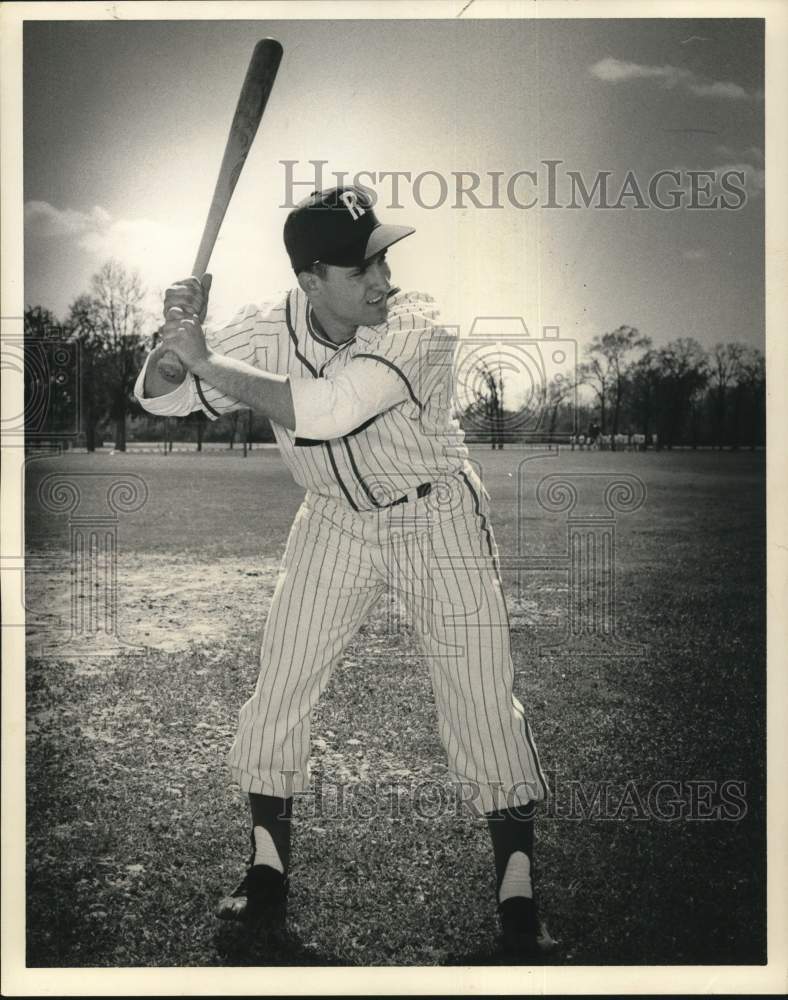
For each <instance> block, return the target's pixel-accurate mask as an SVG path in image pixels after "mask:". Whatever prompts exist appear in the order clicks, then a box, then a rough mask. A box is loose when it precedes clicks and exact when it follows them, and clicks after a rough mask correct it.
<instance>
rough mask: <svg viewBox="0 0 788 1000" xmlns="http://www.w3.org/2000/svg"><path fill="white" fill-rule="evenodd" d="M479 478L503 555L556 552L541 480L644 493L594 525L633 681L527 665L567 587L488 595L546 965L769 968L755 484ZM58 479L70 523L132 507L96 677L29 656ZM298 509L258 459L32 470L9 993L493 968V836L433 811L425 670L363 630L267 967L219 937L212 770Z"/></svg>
mask: <svg viewBox="0 0 788 1000" xmlns="http://www.w3.org/2000/svg"><path fill="white" fill-rule="evenodd" d="M526 458H527V463H526V465H525V466H524V469H525V472H526V475H525V486H526V489H525V493H524V494H523V497H522V503H521V505H520V508H519V513H518V506H517V503H516V483H517V479H518V466H519V464H520V463H521V462H522V461H523V460H524V459H526ZM474 459H475V460H476V461H477V462H478V463H479V464H480V466H481V468H482V471H483V475H484V478H485V482H486V484H487V487H488V489H489V491H490V493H491V496H492V500H493V512H494V524H495V529H496V534H497V540H498V544H499V548H500V550H501V553H502V555H511V554H514V553H516V552H518V551H523V550H522V545H524V546H525V551H526V552H534V553H545V552H549V553H558V552H560V551H562V546H564V545H565V541H564V539H565V531H566V520H565V518H566V515H565V514H561V513H557V514H556V513H548V512H546V511H544V510H543V509H542V508H540V507H539V506H538V505H537V504H536V503H535V502H534V499H533V489H534V487H535V484H536V482H537V480H538V479H540V478H541V477H542V476H544V475H547V474H548V473H555V472H562V473H567V474H570V473H571V474H578V473H589V472H603V473H610V474H611V475H616V474H619V473H628V474H631V475H635V476H637V477H639V479H640V480H641V481H642V482H643V484H644V486H645V489H646V500H645V503H644V504H643V506H642V507H641V508H640V509H639V510H637V511H635V512H633V513H631V514H621V515H618V520H617V525H616V530H617V535H616V541H617V549H616V613H617V624H618V631H619V633H620V636H621V637H622V638H624V639H626V640H629V641H630V642H635V643H639V644H640V645H641V647H642V653H643V654H644V655H640V656H632V655H624V656H610V655H598V656H595V657H588V656H579V655H574V654H573V655H568V654H567V653H565V652H562V651H561V650H560V649H558V650H554V651H553V652H552V653H551V654H549V655H539V649H540V647H542V646H543V645H544V644H546V643H550V642H551V641H555V640H556V639H557V638H559V637H560V636H561V635H562V634H563V628H564V626H565V624H566V601H567V588H566V581H565V578H564V577H563V576H562V574H561V573H560V572H556V571H551V572H529V573H527V574H524V577H523V588H522V590H521V591H520V590H519V589H518V587H517V581H516V579H515V578H514V576H513V574H512V573H511V572H510V573H508V574H507V575H506V577H505V582H506V586H507V592H508V595H509V598H510V602H511V606H512V611H513V617H512V625H513V650H514V661H515V670H516V689H517V693H518V694H519V696H520V697H521V699H522V701H523V702H524V704H525V706H526V710H527V713H528V715H529V717H530V719H531V722H532V725H533V728H534V731H535V734H536V738H537V742H538V745H539V748H540V753H541V757H542V761H543V764H544V765H545V768H546V770H547V772H548V774H549V775H550V776H551V781H552V785H553V792H554V795H553V799H552V801H551V803H550V804H549V806H548V808H547V809H546V811H545V815H544V816H543V817H542V818H541V819H540V821H539V825H538V865H539V869H538V885H539V887H540V891H541V895H542V898H543V908H544V910H545V915H546V917H547V919H548V923H549V925H550V928H551V931H552V932H553V934H554V936H555V937H557V938H559V939H560V940H561V941H562V943H563V949H562V951H561V953H560V957H559V959H558V961H559V962H560V963H563V964H567V965H599V964H602V965H605V964H640V963H643V964H700V963H743V964H747V963H760V962H764V961H765V958H766V955H765V839H764V822H765V819H764V817H765V807H764V799H763V782H764V771H765V726H764V711H765V706H764V699H765V645H764V644H765V577H764V574H765V554H764V545H765V525H764V503H765V489H764V462H763V456H762V455H753V454H749V453H742V454H730V453H722V454H716V453H711V452H705V453H702V454H693V453H690V452H682V453H677V454H669V453H663V454H658V455H654V454H610V453H592V454H587V453H582V454H581V453H574V454H573V453H568V452H562V453H561V454H560V456H558V457H552V458H548V457H538V458H534V456H533V453H527V452H518V451H513V450H512V451H504V452H497V453H493V452H490V451H487V450H483V449H477V450H475V451H474ZM52 472H63V473H66V474H67V475H68V476H71V477H73V478H75V481H77V482H78V483H79V488H80V490H82V491H83V492H84V493H85V494H88V493H90V491H91V490H99V489H104V490H105V489H106V482H107V480H105V479H100V478H97V477H96V476H95V475H94V474H96V473H100V474H102V475H104V474H106V475H108V476H110V477H118V476H123V475H124V474H126V473H134V474H136V475H138V476H140V477H141V478H142V479H143V480H144V481H145V483H146V484H147V487H148V499H147V502H146V503H145V505H144V506H143V508H142V509H141V510H139V511H138V512H136V513H132V514H127V515H121V516H120V519H119V522H118V601H119V614H118V620H119V630H120V634H121V635H122V637H123V639H124V641H125V642H126V643H127V644H128V645H127V646H126V648H125V651H123V649H121V650H120V651H119V652H116V653H115V655H109V652H108V653H107V655H97V653H96V650H95V649H93V648H91V646H90V642H89V641H86V642H85V643H83V644H82V645H80V640H79V639H78V638H77V639H71V638H70V637H69V636H68V634H67V633H65V634H60V633H59V634H58V636H56V637H55V639H53V640H52V641H51V642H50V643H49V648H48V649H47V636H46V631H47V628H48V627H49V625H51V620H48V619H46V618H45V617H44V616H45V614H47V613H49V614H53V613H54V614H55V615H56V616H57V615H60V617H61V619H62V616H63V615H64V614H67V611H68V593H69V587H70V576H69V573H70V569H69V526H68V517H67V515H55V514H52V513H49V512H47V511H45V510H42V509H41V507H40V505H39V502H38V494H37V488H38V484H39V483H40V482H41V480H42V478H43V477H44V476H45V475H47V474H49V473H52ZM78 477H81V478H78ZM583 482H585V483H592V480H590V479H586V480H583ZM102 484H103V485H102ZM97 495H98V494H97ZM299 500H300V493H299V490H298V489H297V488H296V487H295V486H293V484H292V483H291V481H290V479H289V475H288V474H287V473H286V471H285V470H284V468H283V465H282V463H281V461H280V459H279V457H278V455H277V453H276V452H273V451H264V452H256V453H253V454H252V455H251V456H250V457H249V458H247V459H243V458H242V457H241V455H240V453H239V452H234V453H225V454H217V453H206V454H203V455H197V454H193V455H170V456H163V455H126V456H123V455H115V456H109V455H107V454H96V455H73V454H72V455H66V456H63V457H59V458H55V457H39V458H31V460H30V461H29V464H28V468H27V515H26V540H27V541H26V545H27V553H28V556H29V560H30V565H31V571H30V572H29V574H28V592H27V607H28V613H29V625H28V633H29V634H28V640H29V643H30V645H29V650H30V653H31V655H29V657H28V664H27V720H28V731H27V804H28V813H27V823H28V852H27V954H28V964H29V965H31V966H39V967H40V966H140V965H142V966H167V965H172V966H204V965H217V964H229V965H248V964H252V965H268V964H270V965H277V964H283V965H325V964H336V965H364V966H371V965H447V964H458V963H460V964H507V963H509V962H510V961H511V959H510V958H509V957H508V956H505V955H502V954H501V953H500V952H499V951H498V949H497V925H496V918H495V915H494V880H493V872H492V865H491V857H490V852H489V849H488V843H487V833H486V829H485V827H484V825H483V824H481V823H480V822H478V821H476V820H474V819H472V818H471V817H470V816H466V815H465V814H464V813H462V812H459V811H458V810H457V809H456V808H455V807H454V806H453V804H452V802H451V799H450V797H449V794H448V784H447V779H446V769H445V762H444V758H443V753H442V748H441V746H440V743H439V740H438V738H437V733H436V726H435V713H434V705H433V702H432V697H431V692H430V688H429V683H428V680H427V671H426V668H425V667H424V665H423V663H421V662H420V660H419V657H418V655H417V652H416V650H415V648H414V646H413V644H412V642H411V638H410V635H409V633H408V631H407V629H404V630H401V631H400V633H399V634H392V633H391V630H390V629H389V626H388V623H389V621H390V619H389V616H388V610H389V609H388V606H384V605H381V606H379V608H378V609H376V611H375V612H374V613H373V615H372V617H371V618H370V620H369V622H368V624H367V625H366V626H365V628H364V629H363V630H362V632H361V633H360V635H359V636H358V638H357V639H356V640H355V642H354V643H353V645H352V647H351V649H350V651H349V653H348V655H347V657H346V658H345V660H344V662H343V663H342V664H341V665H340V666H339V667H338V668H337V670H336V672H335V674H334V677H333V680H332V683H331V686H330V688H329V691H328V693H327V695H326V697H325V699H324V700H323V701H322V702H321V704H320V706H319V707H318V710H317V712H316V714H315V718H314V726H313V733H312V736H313V750H314V755H313V774H314V778H315V791H314V794H312V795H309V796H303V797H299V798H298V799H297V801H296V805H295V820H294V850H293V872H292V880H291V881H292V890H291V903H290V917H291V935H290V937H289V939H288V940H285V941H279V942H273V943H269V944H268V945H267V946H265V947H264V946H262V945H261V944H260V943H259V942H255V941H251V940H249V939H247V938H246V937H245V936H244V935H243V934H242V933H239V932H236V931H234V930H233V929H227V928H225V927H217V926H216V922H215V921H214V919H213V917H212V912H211V911H212V906H213V904H214V901H215V899H216V898H217V897H218V895H219V894H220V893H221V892H222V890H224V889H226V888H227V887H228V886H229V885H230V883H233V882H234V881H235V880H236V878H237V877H238V876H239V875H240V873H241V870H242V868H243V864H244V860H245V857H246V852H247V818H246V805H245V803H244V801H243V800H242V798H241V797H240V796H239V795H238V794H237V791H236V790H235V789H234V788H233V787H231V786H230V784H229V779H228V776H227V773H226V771H225V768H224V754H225V752H226V750H227V749H228V747H229V744H230V742H231V739H232V734H233V728H234V723H235V719H236V714H237V711H238V708H239V707H240V704H241V702H242V701H243V700H245V699H246V698H247V697H248V695H249V693H250V692H251V690H252V687H253V685H254V680H255V676H256V670H257V650H258V644H259V639H260V634H261V630H262V627H263V624H264V621H265V614H266V610H267V606H268V603H269V601H270V597H271V593H272V589H273V584H274V581H275V576H276V569H277V565H278V560H279V558H280V556H281V553H282V549H283V545H284V540H285V537H286V532H287V529H288V526H289V523H290V520H291V518H292V516H293V514H294V512H295V510H296V509H297V506H298V503H299ZM518 538H519V541H518ZM518 544H519V545H520V546H521V548H520V549H518ZM48 621H49V625H48V624H47V623H48ZM61 624H62V621H61ZM61 631H62V630H61ZM144 647H147V649H145V648H144ZM110 652H111V651H110ZM660 782H666V783H668V784H664V785H661V786H660V785H659V783H660ZM595 796H596V798H595ZM605 800H606V801H605Z"/></svg>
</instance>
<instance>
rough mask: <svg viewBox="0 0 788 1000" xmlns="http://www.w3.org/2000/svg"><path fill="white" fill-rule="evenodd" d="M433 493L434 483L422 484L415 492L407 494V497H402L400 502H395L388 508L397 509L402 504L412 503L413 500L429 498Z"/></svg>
mask: <svg viewBox="0 0 788 1000" xmlns="http://www.w3.org/2000/svg"><path fill="white" fill-rule="evenodd" d="M431 492H432V483H420V484H419V485H418V486H417V487H416V489H415V490H412V491H411V492H410V493H406V494H405V496H403V497H400V498H399V499H398V500H394V501H393V502H392V503H388V504H386V505H385V506H386V507H396V506H397V504H400V503H411V502H412V501H413V500H421V499H422V497H426V496H428V495H429V494H430V493H431Z"/></svg>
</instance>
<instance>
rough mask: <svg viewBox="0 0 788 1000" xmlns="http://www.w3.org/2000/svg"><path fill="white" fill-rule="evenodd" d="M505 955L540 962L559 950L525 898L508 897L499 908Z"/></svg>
mask: <svg viewBox="0 0 788 1000" xmlns="http://www.w3.org/2000/svg"><path fill="white" fill-rule="evenodd" d="M498 916H499V917H500V919H501V929H502V931H503V947H504V950H505V951H507V952H511V953H513V954H517V955H522V956H525V957H533V958H539V959H543V958H545V957H546V956H547V955H549V954H550V953H551V952H554V951H555V950H556V948H557V947H558V942H557V941H556V940H555V939H554V938H553V937H551V936H550V932H549V931H548V929H547V925H546V924H545V923H544V921H543V920H540V919H539V915H538V913H537V910H536V903H535V902H534V901H533V899H527V898H526V897H525V896H511V897H510V898H509V899H506V900H504V901H503V903H501V904H499V906H498Z"/></svg>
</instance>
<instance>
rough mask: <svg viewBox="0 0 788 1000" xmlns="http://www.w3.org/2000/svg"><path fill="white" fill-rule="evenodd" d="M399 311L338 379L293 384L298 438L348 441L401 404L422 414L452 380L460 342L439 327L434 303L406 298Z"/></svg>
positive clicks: (367, 339)
mask: <svg viewBox="0 0 788 1000" xmlns="http://www.w3.org/2000/svg"><path fill="white" fill-rule="evenodd" d="M395 305H396V307H395V308H394V309H392V310H391V313H390V314H389V318H388V320H387V322H386V324H385V325H383V326H382V327H381V328H376V331H374V332H373V335H372V336H370V337H364V339H363V343H362V344H361V346H362V350H361V351H359V352H357V353H356V354H355V355H354V357H353V360H352V361H350V362H349V363H348V364H347V365H346V366H345V368H343V369H342V370H341V371H340V372H338V373H337V374H336V375H330V376H328V377H325V378H320V379H302V378H291V379H290V390H291V392H292V396H293V410H294V413H295V418H296V427H295V432H296V434H297V435H298V436H299V437H305V438H313V439H315V440H332V439H334V438H339V437H344V435H345V434H349V433H350V432H351V431H353V430H356V428H358V427H360V426H361V425H362V424H364V423H365V422H366V421H368V420H370V419H371V418H372V417H375V416H377V414H379V413H383V412H385V411H386V410H388V409H390V408H391V407H392V406H396V405H397V404H399V403H408V402H409V403H411V404H412V405H413V407H414V408H415V410H416V412H417V413H419V414H420V413H421V411H422V409H423V408H424V406H425V405H426V404H427V401H428V400H429V398H430V396H431V395H432V393H433V392H434V390H435V388H436V387H437V386H438V385H439V384H440V383H441V382H442V381H444V380H447V379H449V378H450V375H451V371H452V366H453V363H454V351H455V347H456V337H454V336H453V335H452V334H450V333H449V332H448V331H447V330H445V329H444V328H443V327H440V326H438V325H437V324H436V323H435V319H436V318H437V311H436V310H435V309H434V304H433V301H432V299H430V298H429V297H427V296H408V297H407V298H406V299H405V300H404V301H403V302H401V303H397V304H395Z"/></svg>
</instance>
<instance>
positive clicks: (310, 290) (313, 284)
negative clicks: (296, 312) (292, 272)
mask: <svg viewBox="0 0 788 1000" xmlns="http://www.w3.org/2000/svg"><path fill="white" fill-rule="evenodd" d="M298 284H299V285H300V286H301V289H302V290H303V291H304V292H306V294H307V295H314V293H315V292H316V291H317V290H318V288H319V287H320V278H318V276H317V275H316V274H314V273H313V272H312V271H301V273H300V274H299V275H298Z"/></svg>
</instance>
